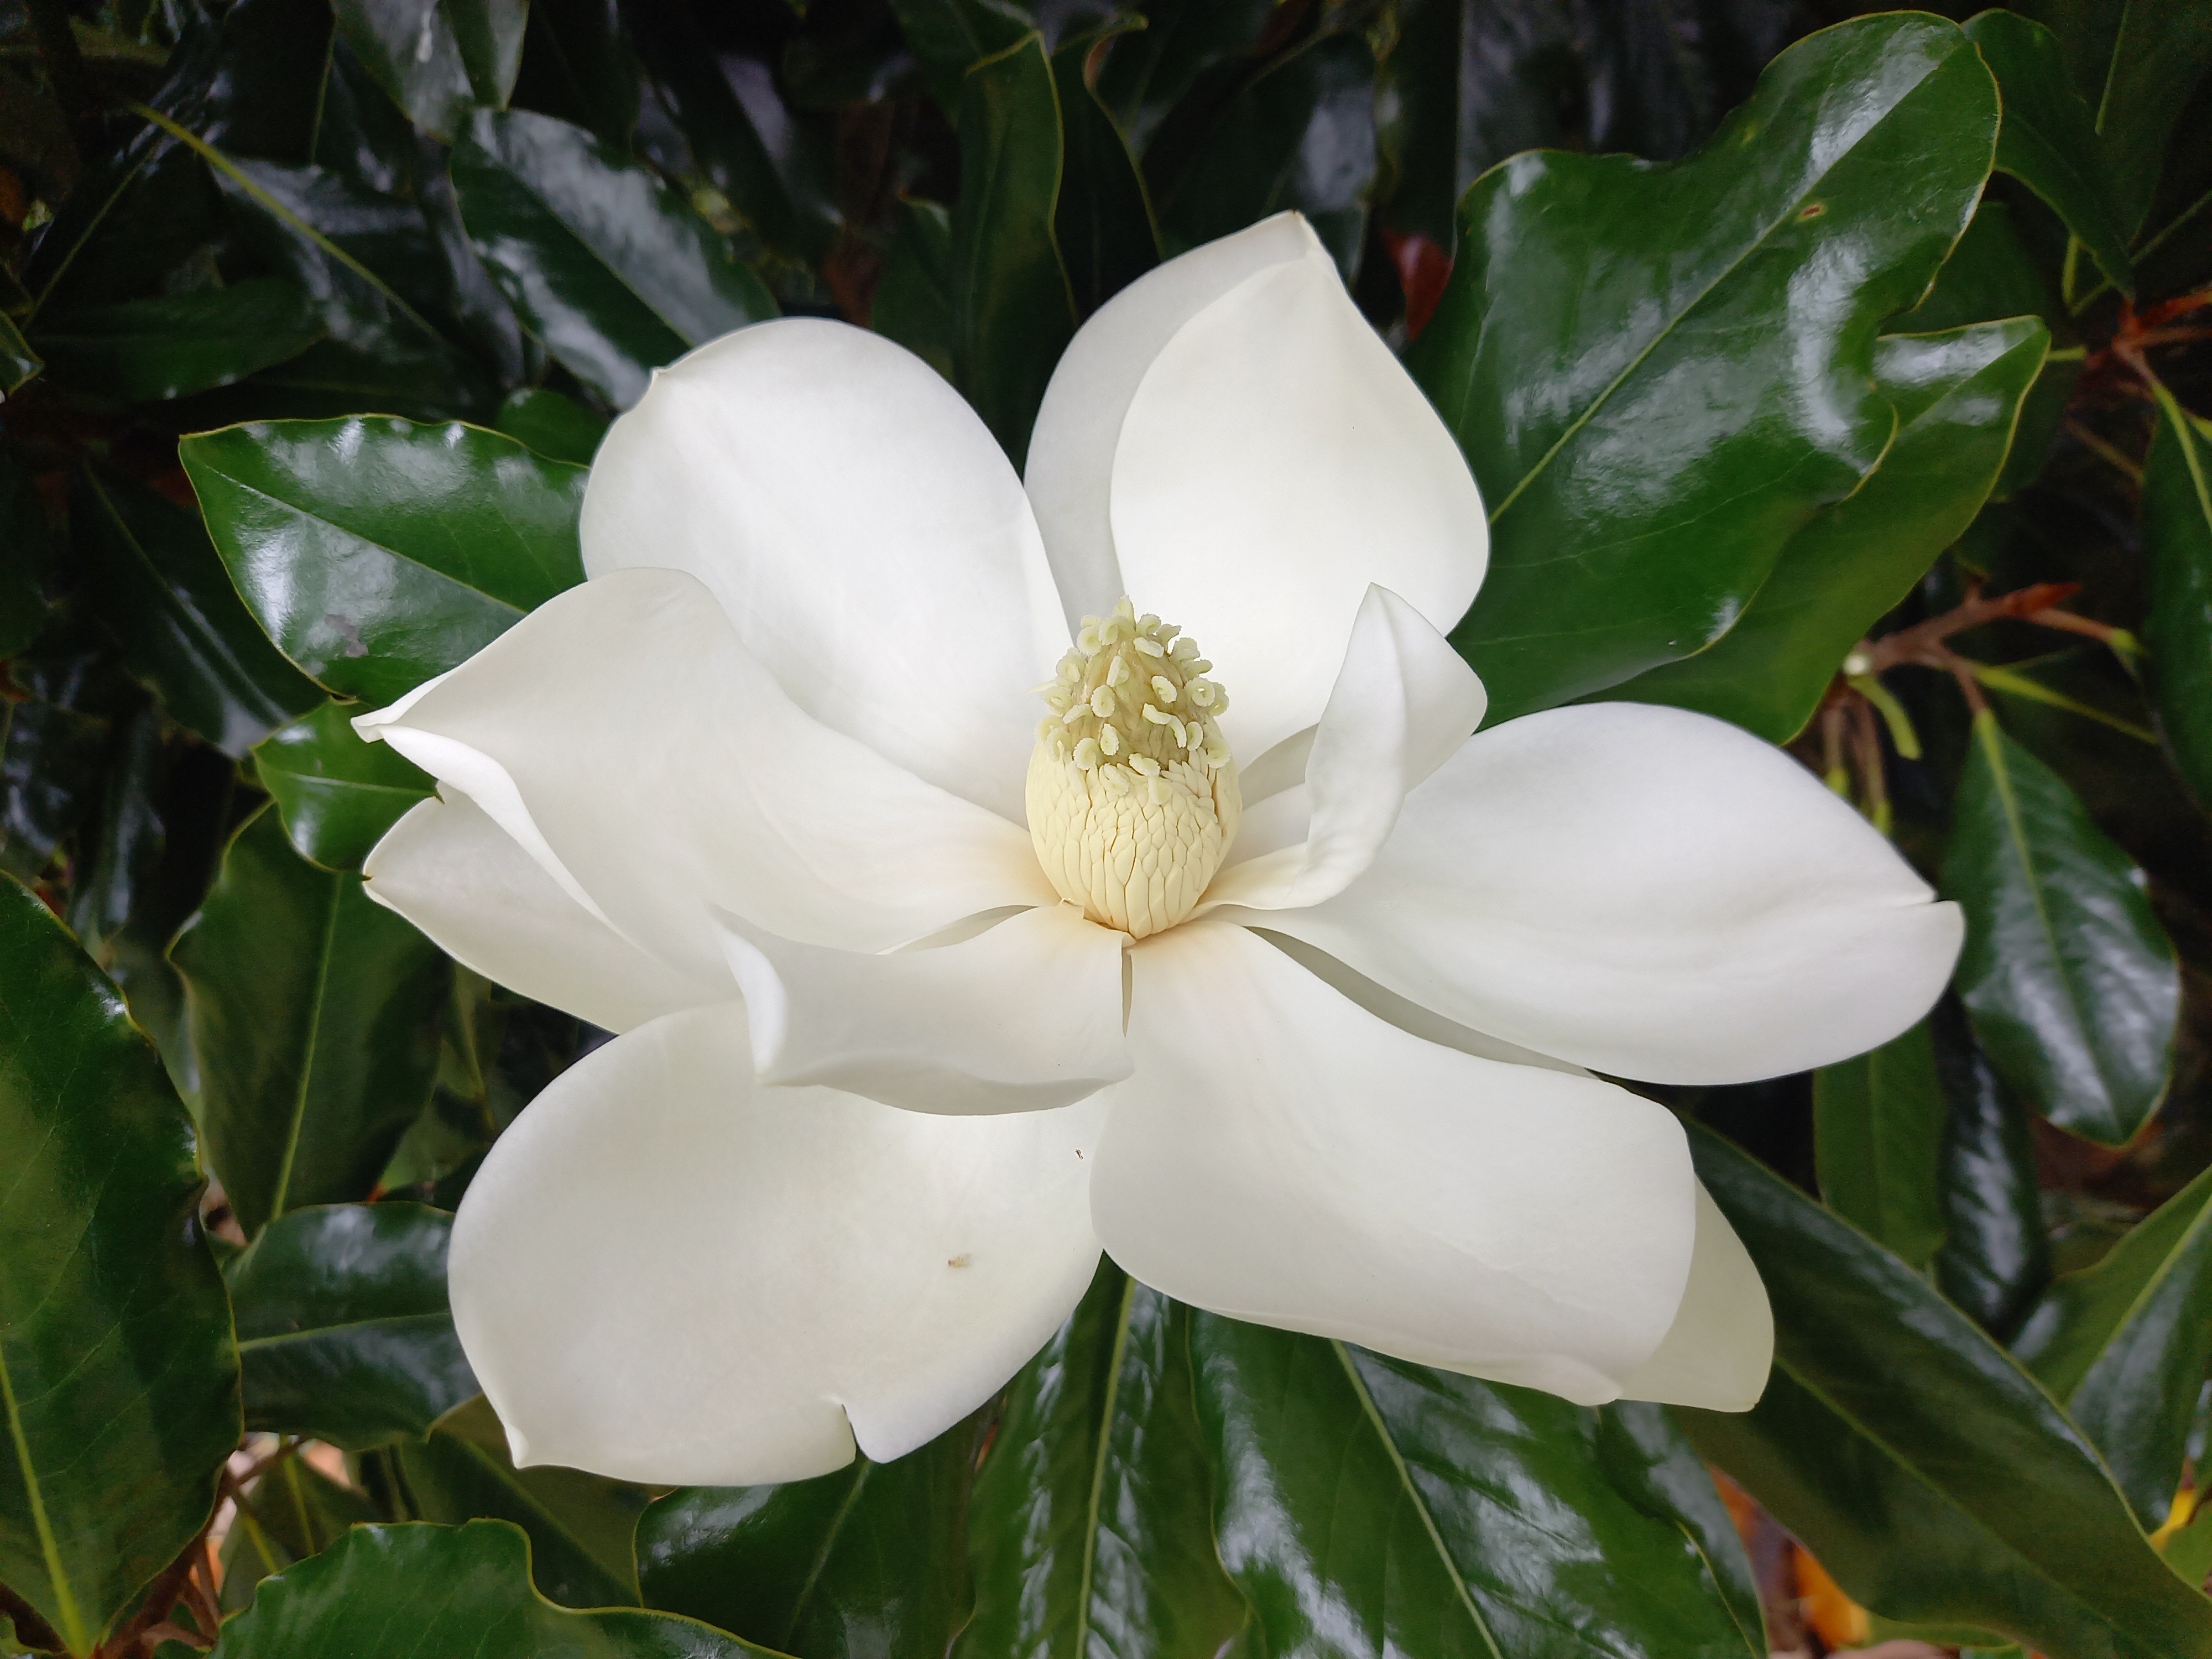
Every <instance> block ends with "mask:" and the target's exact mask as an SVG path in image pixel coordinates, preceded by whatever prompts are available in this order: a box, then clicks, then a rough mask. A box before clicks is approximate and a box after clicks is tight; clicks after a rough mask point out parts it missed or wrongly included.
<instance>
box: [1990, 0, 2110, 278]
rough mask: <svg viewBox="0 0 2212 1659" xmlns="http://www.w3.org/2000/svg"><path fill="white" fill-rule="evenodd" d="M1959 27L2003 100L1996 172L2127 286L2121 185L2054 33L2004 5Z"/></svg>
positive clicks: (2101, 266)
mask: <svg viewBox="0 0 2212 1659" xmlns="http://www.w3.org/2000/svg"><path fill="white" fill-rule="evenodd" d="M1966 38H1967V39H1968V40H1972V42H1973V43H1974V45H1975V46H1977V47H1978V48H1979V49H1980V51H1981V54H1982V59H1983V61H1984V63H1986V64H1989V66H1990V72H1991V73H1992V74H1994V75H1995V76H1996V77H1997V91H1998V94H2000V96H2002V99H2003V100H2004V124H2003V125H2002V128H2000V130H1999V131H1998V133H1997V169H1998V171H1999V172H2001V173H2010V174H2012V176H2013V177H2014V178H2015V179H2019V180H2020V181H2021V183H2022V184H2024V185H2027V187H2028V188H2029V189H2030V190H2032V191H2034V192H2035V193H2036V194H2037V195H2038V196H2040V197H2042V198H2043V199H2044V200H2045V202H2047V203H2049V204H2051V210H2053V211H2054V212H2056V213H2057V215H2058V216H2059V217H2060V218H2062V219H2063V220H2064V221H2065V222H2066V228H2068V229H2069V230H2070V231H2072V232H2073V233H2074V234H2075V236H2077V237H2079V238H2080V239H2081V245H2082V246H2084V247H2085V248H2087V250H2088V252H2089V256H2090V258H2093V259H2094V260H2096V262H2097V264H2098V266H2099V268H2100V270H2103V271H2104V273H2105V276H2106V278H2107V279H2108V280H2109V281H2110V282H2111V283H2112V285H2113V286H2114V287H2115V288H2117V289H2120V290H2121V291H2122V292H2123V293H2126V294H2132V293H2134V292H2135V264H2134V262H2133V261H2132V260H2130V258H2128V239H2129V237H2130V235H2131V234H2133V233H2134V230H2135V227H2134V226H2133V225H2130V224H2124V223H2123V222H2122V221H2121V208H2120V201H2121V191H2119V189H2118V186H2117V185H2116V182H2115V180H2114V179H2112V176H2111V173H2110V172H2109V170H2108V169H2107V168H2106V165H2105V151H2104V147H2103V144H2102V143H2101V142H2100V139H2099V138H2098V137H2097V118H2096V115H2095V113H2094V112H2093V111H2092V110H2091V109H2090V107H2089V106H2088V105H2087V103H2085V102H2084V101H2083V100H2082V98H2081V94H2080V93H2079V92H2078V91H2076V90H2075V86H2074V82H2073V79H2072V77H2071V76H2070V75H2069V72H2068V70H2067V66H2066V58H2065V49H2064V48H2063V46H2060V45H2059V43H2058V38H2057V36H2056V35H2054V34H2052V33H2051V31H2050V30H2049V29H2047V28H2045V27H2043V25H2042V24H2040V23H2038V22H2036V21H2033V19H2032V18H2027V17H2022V16H2021V15H2019V14H2018V13H2017V12H2010V11H1985V12H1983V13H1982V14H1981V15H1978V16H1977V17H1973V18H1971V19H1969V20H1968V21H1967V22H1966Z"/></svg>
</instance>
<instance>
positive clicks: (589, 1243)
mask: <svg viewBox="0 0 2212 1659" xmlns="http://www.w3.org/2000/svg"><path fill="white" fill-rule="evenodd" d="M1099 1117H1100V1109H1099V1108H1098V1107H1097V1106H1094V1105H1090V1104H1085V1105H1082V1106H1072V1107H1068V1108H1066V1109H1062V1110H1060V1111H1057V1112H1028V1113H1023V1114H1020V1115H1015V1116H1011V1117H995V1118H984V1117H975V1118H939V1117H927V1116H924V1115H921V1114H920V1113H917V1112H901V1111H896V1110H894V1109H892V1108H890V1107H888V1106H879V1105H878V1104H876V1103H874V1102H872V1101H866V1100H859V1099H855V1098H854V1097H852V1096H850V1095H841V1094H836V1093H834V1092H832V1091H829V1090H826V1089H769V1088H763V1087H762V1086H760V1085H757V1083H756V1082H755V1081H754V1080H753V1076H752V1054H751V1049H750V1046H749V1044H748V1042H747V1041H746V1037H745V1029H744V1011H743V1010H742V1009H741V1008H740V1007H738V1006H737V1005H734V1004H732V1005H729V1006H725V1007H722V1008H715V1009H698V1010H695V1011H692V1012H688V1013H680V1014H671V1015H669V1016H668V1017H667V1018H663V1019H658V1020H655V1021H653V1023H652V1024H649V1025H644V1026H641V1027H640V1028H638V1029H637V1030H635V1031H631V1032H629V1033H628V1034H627V1035H625V1036H621V1037H617V1039H616V1040H615V1041H614V1042H611V1043H609V1044H608V1045H607V1046H606V1047H605V1048H599V1049H597V1050H595V1051H594V1052H593V1053H592V1054H588V1055H586V1057H585V1058H584V1059H582V1060H579V1061H578V1062H577V1063H576V1064H575V1065H574V1066H571V1067H570V1068H569V1069H568V1071H566V1072H564V1073H562V1074H561V1076H560V1077H558V1078H556V1079H555V1080H554V1081H553V1083H552V1084H551V1085H550V1086H549V1087H548V1088H547V1089H546V1090H545V1091H544V1093H543V1094H541V1095H539V1096H538V1098H537V1099H536V1100H535V1101H534V1102H532V1104H531V1106H530V1108H529V1109H528V1110H526V1112H524V1113H523V1115H521V1117H520V1118H519V1119H517V1120H516V1121H515V1123H514V1125H513V1127H512V1128H510V1129H508V1130H507V1133H505V1134H504V1135H502V1136H501V1137H500V1139H499V1140H498V1142H497V1143H496V1144H495V1145H494V1146H493V1147H492V1150H491V1152H490V1155H489V1157H487V1158H485V1160H484V1164H483V1169H482V1170H479V1171H478V1172H477V1176H476V1179H475V1180H474V1182H471V1185H470V1187H469V1190H468V1194H467V1196H466V1197H465V1198H464V1199H463V1200H462V1201H461V1208H460V1213H459V1216H458V1217H457V1218H455V1221H454V1225H453V1255H452V1258H451V1261H450V1264H449V1268H448V1273H449V1276H450V1280H451V1285H452V1294H453V1321H454V1324H455V1326H456V1327H457V1328H459V1332H460V1336H461V1346H463V1347H464V1348H465V1350H466V1351H467V1353H468V1357H469V1363H470V1364H471V1365H472V1366H473V1367H475V1370H476V1374H477V1379H478V1380H479V1381H480V1382H482V1383H483V1387H484V1392H485V1393H486V1394H487V1395H489V1396H490V1397H491V1402H492V1404H493V1405H494V1406H495V1407H497V1408H498V1411H499V1414H500V1418H501V1421H503V1422H504V1423H506V1424H507V1426H508V1431H509V1433H510V1436H511V1437H512V1438H513V1442H514V1447H515V1456H516V1461H517V1462H522V1463H565V1464H568V1465H570V1466H571V1467H574V1468H582V1469H590V1470H592V1471H594V1472H595V1473H598V1474H608V1475H613V1476H616V1477H617V1478H619V1479H622V1480H641V1481H648V1482H653V1483H657V1484H658V1483H669V1484H692V1483H700V1484H708V1485H718V1486H719V1485H730V1486H738V1485H750V1484H753V1483H756V1482H760V1481H770V1480H800V1479H803V1478H805V1477H806V1476H808V1475H814V1474H823V1473H825V1472H827V1471H829V1470H830V1469H834V1468H838V1467H839V1466H840V1465H842V1464H843V1463H845V1462H848V1461H850V1459H851V1457H852V1455H853V1447H854V1441H855V1439H857V1440H858V1442H859V1443H860V1449H861V1450H863V1451H864V1452H866V1454H867V1455H869V1456H870V1457H872V1458H876V1459H879V1460H880V1459H884V1458H891V1457H896V1456H899V1455H901V1454H902V1453H904V1452H907V1451H909V1450H911V1449H913V1448H915V1446H918V1445H920V1444H921V1443H923V1442H924V1441H926V1440H927V1439H929V1438H930V1437H933V1436H934V1435H937V1434H939V1433H941V1432H942V1431H945V1429H947V1428H949V1427H951V1425H953V1424H954V1423H957V1421H959V1420H960V1419H961V1418H962V1417H963V1416H965V1415H966V1414H967V1413H969V1412H971V1411H973V1410H975V1407H978V1406H980V1405H981V1404H982V1403H983V1402H984V1401H986V1400H987V1399H989V1398H990V1396H991V1395H992V1393H993V1392H994V1390H995V1389H998V1388H999V1386H1000V1384H1001V1383H1004V1382H1005V1381H1006V1378H1007V1377H1008V1376H1011V1375H1012V1373H1013V1372H1014V1371H1015V1370H1017V1369H1018V1367H1019V1366H1020V1365H1021V1364H1022V1363H1023V1362H1024V1360H1026V1359H1027V1358H1029V1357H1030V1354H1031V1353H1033V1352H1036V1349H1037V1347H1038V1346H1040V1345H1042V1343H1043V1341H1044V1340H1045V1339H1046V1338H1047V1337H1048V1336H1050V1335H1051V1334H1052V1333H1053V1331H1054V1329H1055V1328H1057V1327H1058V1326H1059V1324H1060V1321H1061V1320H1063V1319H1065V1318H1066V1316H1067V1314H1068V1312H1069V1310H1071V1309H1073V1307H1074V1305H1075V1304H1076V1301H1077V1299H1078V1298H1079V1297H1081V1296H1082V1294H1083V1291H1084V1288H1085V1285H1087V1284H1088V1283H1089V1282H1090V1279H1091V1272H1092V1269H1093V1268H1094V1267H1095V1266H1096V1264H1097V1252H1098V1246H1097V1241H1096V1240H1095V1238H1094V1237H1092V1235H1091V1225H1090V1220H1089V1218H1088V1216H1087V1215H1086V1213H1085V1203H1084V1192H1085V1185H1086V1182H1087V1176H1088V1172H1089V1170H1090V1164H1089V1163H1088V1161H1086V1158H1085V1156H1084V1155H1085V1153H1086V1152H1089V1150H1090V1149H1091V1146H1092V1145H1093V1140H1092V1136H1093V1134H1094V1133H1095V1129H1096V1126H1097V1122H1098V1120H1099Z"/></svg>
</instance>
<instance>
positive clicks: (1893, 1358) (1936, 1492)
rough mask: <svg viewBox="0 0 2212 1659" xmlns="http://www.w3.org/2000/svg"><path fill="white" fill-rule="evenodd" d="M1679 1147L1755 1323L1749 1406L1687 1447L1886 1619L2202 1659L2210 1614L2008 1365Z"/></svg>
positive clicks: (1793, 1217)
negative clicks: (1768, 1308)
mask: <svg viewBox="0 0 2212 1659" xmlns="http://www.w3.org/2000/svg"><path fill="white" fill-rule="evenodd" d="M1690 1146H1691V1152H1692V1157H1693V1158H1695V1160H1696V1163H1697V1169H1698V1176H1699V1179H1700V1180H1702V1181H1703V1182H1705V1188H1706V1190H1708V1191H1709V1192H1711V1194H1712V1196H1713V1199H1714V1201H1715V1202H1717V1204H1718V1205H1719V1206H1721V1209H1722V1210H1723V1212H1725V1213H1726V1215H1727V1216H1728V1218H1729V1223H1730V1224H1731V1225H1733V1226H1734V1227H1735V1231H1736V1235H1737V1237H1740V1238H1741V1239H1742V1241H1743V1243H1744V1246H1745V1248H1746V1249H1748V1250H1749V1251H1750V1252H1751V1257H1752V1260H1753V1261H1754V1262H1755V1263H1757V1265H1758V1267H1759V1276H1760V1278H1762V1279H1764V1280H1765V1283H1766V1289H1767V1293H1768V1295H1769V1296H1770V1297H1771V1298H1772V1300H1773V1305H1774V1323H1775V1356H1774V1374H1773V1376H1771V1378H1770V1379H1769V1381H1768V1383H1767V1389H1766V1393H1765V1396H1764V1397H1763V1398H1762V1399H1761V1400H1760V1401H1759V1404H1758V1405H1757V1406H1756V1407H1754V1408H1753V1410H1752V1411H1750V1412H1749V1413H1743V1414H1741V1415H1735V1414H1730V1413H1717V1412H1705V1411H1693V1410H1683V1411H1680V1413H1678V1415H1679V1417H1680V1420H1681V1421H1682V1424H1683V1426H1684V1427H1685V1429H1686V1430H1687V1431H1688V1432H1689V1435H1690V1437H1691V1438H1692V1440H1693V1441H1694V1442H1696V1443H1697V1445H1698V1447H1699V1450H1701V1451H1703V1452H1704V1453H1705V1455H1706V1456H1708V1457H1710V1458H1711V1459H1712V1460H1713V1461H1714V1462H1717V1463H1718V1464H1719V1465H1720V1466H1721V1467H1722V1468H1724V1469H1726V1470H1727V1471H1728V1472H1729V1474H1732V1475H1734V1476H1735V1478H1736V1479H1737V1480H1740V1481H1741V1482H1742V1483H1743V1485H1744V1486H1746V1487H1747V1489H1748V1490H1749V1491H1750V1492H1751V1493H1752V1495H1753V1497H1755V1498H1758V1499H1759V1502H1760V1503H1761V1504H1764V1505H1765V1507H1766V1508H1767V1510H1769V1511H1770V1512H1771V1513H1772V1515H1773V1516H1774V1517H1775V1519H1776V1520H1778V1521H1779V1522H1781V1523H1782V1524H1783V1525H1784V1527H1787V1528H1789V1529H1790V1531H1791V1532H1792V1533H1794V1534H1796V1535H1797V1537H1798V1538H1800V1539H1802V1541H1804V1544H1805V1546H1806V1547H1807V1548H1808V1549H1810V1550H1811V1551H1812V1552H1813V1553H1814V1554H1815V1555H1816V1556H1818V1557H1819V1558H1820V1563H1821V1565H1823V1566H1825V1567H1826V1568H1827V1569H1828V1571H1830V1572H1831V1573H1832V1574H1833V1575H1834V1576H1835V1578H1836V1581H1837V1583H1839V1584H1841V1585H1842V1586H1843V1588H1844V1589H1845V1590H1846V1591H1847V1592H1848V1593H1849V1594H1850V1595H1851V1596H1852V1598H1853V1599H1854V1600H1856V1601H1859V1602H1861V1603H1863V1605H1864V1606H1866V1607H1870V1608H1871V1609H1873V1610H1874V1611H1875V1613H1881V1614H1882V1615H1884V1616H1885V1617H1887V1618H1890V1619H1894V1620H1906V1621H1910V1622H1911V1623H1915V1624H1923V1625H1931V1626H1949V1627H1953V1628H1954V1629H1955V1628H1957V1627H1960V1626H1966V1627H1970V1628H1979V1629H1983V1630H1990V1631H1996V1632H2002V1634H2004V1635H2006V1636H2008V1637H2014V1638H2019V1639H2020V1640H2021V1641H2024V1642H2027V1643H2028V1644H2032V1645H2033V1646H2034V1647H2036V1648H2038V1649H2039V1650H2041V1651H2043V1652H2044V1653H2046V1654H2048V1655H2050V1656H2051V1659H2153V1656H2163V1659H2183V1656H2192V1659H2193V1656H2202V1655H2204V1654H2208V1653H2212V1604H2208V1603H2207V1602H2206V1601H2204V1599H2203V1597H2202V1596H2200V1595H2197V1594H2196V1593H2195V1592H2194V1591H2193V1590H2191V1589H2189V1588H2188V1587H2187V1586H2186V1585H2185V1584H2183V1583H2181V1581H2180V1580H2179V1579H2178V1578H2176V1577H2174V1576H2173V1574H2172V1572H2171V1571H2168V1570H2167V1568H2166V1564H2165V1563H2164V1562H2163V1561H2161V1560H2160V1559H2159V1558H2158V1555H2157V1553H2156V1552H2155V1551H2154V1550H2153V1549H2152V1548H2151V1547H2150V1545H2149V1542H2148V1540H2147V1539H2145V1537H2144V1536H2143V1534H2142V1530H2141V1529H2140V1528H2138V1527H2137V1526H2136V1523H2135V1518H2134V1516H2132V1515H2131V1514H2130V1511H2129V1510H2128V1506H2127V1502H2126V1500H2125V1499H2124V1498H2123V1497H2122V1496H2121V1494H2120V1492H2118V1489H2117V1488H2116V1487H2115V1486H2113V1485H2112V1477H2111V1475H2110V1474H2109V1473H2108V1472H2107V1471H2106V1468H2105V1465H2104V1463H2103V1462H2102V1461H2101V1460H2100V1458H2099V1457H2098V1455H2097V1453H2096V1450H2095V1449H2094V1448H2093V1446H2091V1445H2090V1443H2088V1442H2087V1440H2086V1439H2085V1438H2084V1437H2082V1435H2081V1431H2079V1430H2077V1429H2075V1427H2074V1425H2072V1424H2071V1423H2069V1421H2068V1420H2067V1419H2066V1418H2065V1416H2064V1414H2063V1413H2061V1412H2060V1411H2059V1409H2058V1407H2057V1405H2056V1404H2055V1403H2054V1402H2053V1401H2052V1400H2051V1397H2050V1396H2049V1395H2046V1394H2045V1392H2044V1391H2043V1389H2041V1388H2040V1387H2039V1385H2038V1384H2037V1383H2036V1382H2035V1381H2034V1379H2033V1378H2032V1377H2031V1376H2028V1375H2027V1372H2026V1371H2024V1370H2021V1368H2020V1366H2019V1364H2017V1362H2015V1360H2014V1359H2013V1358H2012V1356H2011V1355H2009V1354H2008V1353H2006V1352H2005V1351H2004V1350H2003V1349H2002V1348H2000V1347H1999V1346H1997V1345H1996V1343H1995V1342H1994V1341H1992V1340H1990V1338H1989V1337H1987V1336H1985V1335H1984V1334H1983V1333H1982V1332H1981V1331H1980V1330H1979V1329H1978V1328H1977V1327H1976V1326H1975V1325H1974V1324H1973V1323H1972V1322H1971V1321H1969V1320H1968V1319H1967V1318H1966V1316H1965V1315H1964V1314H1962V1313H1960V1311H1959V1310H1957V1309H1955V1308H1954V1307H1952V1306H1951V1305H1950V1304H1948V1303H1947V1302H1945V1301H1944V1300H1943V1299H1942V1297H1939V1296H1937V1295H1936V1292H1935V1291H1932V1290H1930V1289H1929V1287H1928V1285H1927V1283H1926V1282H1925V1281H1924V1280H1923V1279H1922V1278H1921V1277H1920V1276H1919V1274H1917V1273H1914V1272H1913V1271H1912V1269H1911V1267H1908V1266H1907V1265H1906V1264H1905V1262H1903V1261H1899V1259H1898V1258H1897V1257H1895V1256H1893V1255H1890V1254H1889V1253H1888V1252H1887V1250H1884V1249H1882V1248H1881V1246H1880V1245H1878V1244H1876V1243H1874V1242H1873V1241H1872V1240H1871V1239H1869V1238H1868V1237H1865V1236H1864V1235H1863V1234H1862V1233H1860V1232H1858V1231H1857V1230H1856V1229H1855V1228H1853V1227H1852V1226H1851V1225H1850V1224H1849V1223H1847V1222H1845V1221H1844V1220H1842V1219H1840V1218H1838V1217H1836V1216H1835V1215H1833V1214H1832V1213H1831V1212H1828V1211H1827V1210H1826V1209H1824V1208H1823V1207H1822V1206H1820V1205H1819V1204H1816V1203H1815V1202H1814V1201H1813V1200H1811V1199H1809V1198H1808V1197H1806V1196H1805V1195H1804V1194H1802V1193H1800V1192H1798V1191H1797V1190H1796V1188H1793V1187H1791V1186H1790V1184H1789V1183H1788V1182H1784V1180H1783V1179H1782V1178H1781V1177H1780V1176H1777V1175H1775V1174H1773V1173H1772V1172H1771V1170H1765V1169H1764V1168H1762V1167H1760V1166H1759V1164H1757V1163H1755V1162H1753V1160H1752V1159H1751V1158H1749V1157H1747V1156H1746V1155H1745V1154H1744V1153H1742V1152H1739V1151H1737V1150H1736V1149H1735V1147H1734V1146H1730V1145H1729V1143H1728V1142H1726V1141H1724V1140H1723V1139H1721V1138H1720V1137H1719V1136H1717V1135H1715V1134H1714V1133H1711V1131H1710V1130H1706V1129H1703V1128H1699V1127H1694V1126H1693V1127H1692V1129H1691V1132H1690Z"/></svg>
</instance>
